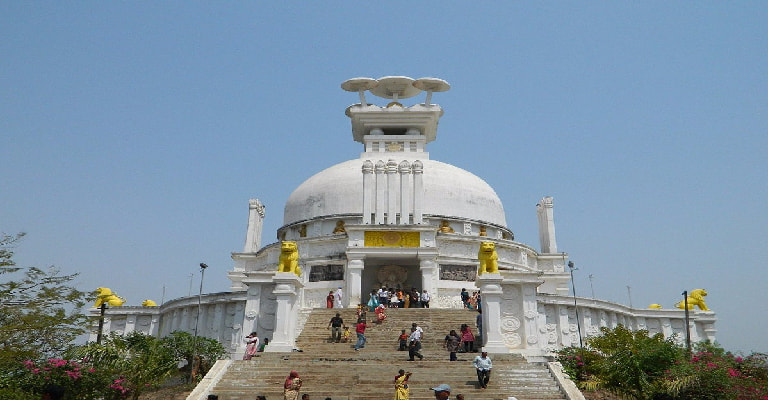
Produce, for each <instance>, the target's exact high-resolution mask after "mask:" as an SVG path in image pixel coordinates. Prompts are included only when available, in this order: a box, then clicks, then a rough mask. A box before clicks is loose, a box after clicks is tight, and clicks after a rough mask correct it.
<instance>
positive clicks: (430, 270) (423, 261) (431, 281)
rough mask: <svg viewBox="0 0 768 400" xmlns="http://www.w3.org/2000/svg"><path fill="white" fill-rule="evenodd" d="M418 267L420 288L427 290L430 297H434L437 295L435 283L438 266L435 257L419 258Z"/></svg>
mask: <svg viewBox="0 0 768 400" xmlns="http://www.w3.org/2000/svg"><path fill="white" fill-rule="evenodd" d="M419 269H420V271H421V288H422V289H423V290H426V291H427V292H429V294H430V295H431V296H432V298H435V297H436V296H437V292H436V291H435V288H437V285H436V283H437V280H438V276H437V271H438V267H437V263H436V262H435V257H429V258H420V259H419Z"/></svg>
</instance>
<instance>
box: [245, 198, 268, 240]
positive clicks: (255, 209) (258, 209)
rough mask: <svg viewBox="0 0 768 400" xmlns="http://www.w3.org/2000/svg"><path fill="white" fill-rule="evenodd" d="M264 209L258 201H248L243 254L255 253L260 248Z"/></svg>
mask: <svg viewBox="0 0 768 400" xmlns="http://www.w3.org/2000/svg"><path fill="white" fill-rule="evenodd" d="M265 209H266V207H264V205H263V204H261V202H260V201H259V199H251V200H249V201H248V231H247V232H246V234H245V246H244V247H243V253H255V252H257V251H259V249H260V248H261V231H262V227H263V226H264V211H265Z"/></svg>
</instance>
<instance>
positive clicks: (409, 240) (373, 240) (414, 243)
mask: <svg viewBox="0 0 768 400" xmlns="http://www.w3.org/2000/svg"><path fill="white" fill-rule="evenodd" d="M364 237H365V246H366V247H419V246H420V245H421V235H420V233H419V232H395V231H365V236H364Z"/></svg>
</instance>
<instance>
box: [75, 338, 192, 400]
mask: <svg viewBox="0 0 768 400" xmlns="http://www.w3.org/2000/svg"><path fill="white" fill-rule="evenodd" d="M70 355H71V356H73V358H78V359H84V360H87V362H88V363H89V364H90V365H92V366H93V368H95V369H97V370H103V371H110V372H111V376H112V378H113V380H112V383H111V385H110V388H111V389H113V390H114V391H115V392H116V393H117V394H122V395H126V396H130V398H132V399H134V400H136V399H138V398H139V396H140V395H141V393H143V392H144V391H145V390H146V389H148V388H152V387H154V386H157V385H159V384H160V383H162V382H163V381H164V380H165V379H166V378H167V377H168V376H170V375H171V374H172V373H173V372H174V371H176V368H177V364H178V363H177V360H176V357H175V355H174V352H173V350H172V349H171V348H170V347H169V346H167V345H165V343H163V341H162V340H160V339H157V338H155V337H154V336H150V335H145V334H143V333H140V332H132V333H129V334H127V335H125V336H121V335H118V334H115V333H114V332H113V333H111V334H109V335H108V336H107V337H106V338H105V339H104V340H103V342H102V343H93V342H91V343H88V344H86V345H84V346H82V347H80V348H77V349H75V350H73V351H72V352H70Z"/></svg>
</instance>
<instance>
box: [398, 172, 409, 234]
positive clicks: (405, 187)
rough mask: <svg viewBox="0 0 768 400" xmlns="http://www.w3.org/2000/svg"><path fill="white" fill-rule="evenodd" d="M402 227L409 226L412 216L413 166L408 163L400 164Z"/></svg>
mask: <svg viewBox="0 0 768 400" xmlns="http://www.w3.org/2000/svg"><path fill="white" fill-rule="evenodd" d="M399 168H400V225H408V223H409V222H410V214H411V202H412V201H411V191H410V190H409V189H410V187H411V179H410V174H411V164H410V163H409V162H408V161H405V160H403V161H401V162H400V166H399Z"/></svg>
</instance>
